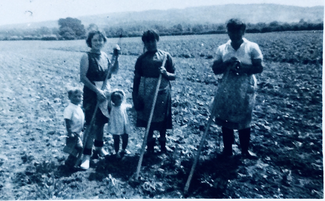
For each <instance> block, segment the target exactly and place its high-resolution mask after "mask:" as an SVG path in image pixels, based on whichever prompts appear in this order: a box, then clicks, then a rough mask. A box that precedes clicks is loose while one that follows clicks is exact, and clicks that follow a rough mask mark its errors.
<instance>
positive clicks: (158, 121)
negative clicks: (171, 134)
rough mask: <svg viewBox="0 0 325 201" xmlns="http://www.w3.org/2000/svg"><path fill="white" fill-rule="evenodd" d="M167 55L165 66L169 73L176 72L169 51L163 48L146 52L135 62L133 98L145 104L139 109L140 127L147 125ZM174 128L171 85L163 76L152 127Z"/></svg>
mask: <svg viewBox="0 0 325 201" xmlns="http://www.w3.org/2000/svg"><path fill="white" fill-rule="evenodd" d="M165 57H167V60H166V64H165V68H166V70H167V72H169V73H175V67H174V64H173V61H172V58H171V56H170V55H169V53H167V52H164V51H162V50H157V51H156V52H145V53H144V54H142V55H141V56H140V57H139V58H138V59H137V62H136V64H135V71H134V73H135V77H134V83H133V98H137V99H140V100H143V102H144V105H143V108H142V109H141V110H140V111H137V122H136V125H137V126H138V127H147V122H148V119H149V116H150V112H151V107H152V103H153V98H154V94H155V90H156V86H157V83H158V78H159V75H160V70H159V68H160V67H161V65H162V62H163V60H164V58H165ZM163 127H165V128H167V129H171V128H172V115H171V85H170V82H169V80H167V79H166V78H164V77H163V76H162V79H161V84H160V88H159V92H158V96H157V100H156V106H155V110H154V114H153V117H152V122H151V128H152V129H154V130H160V129H161V128H163Z"/></svg>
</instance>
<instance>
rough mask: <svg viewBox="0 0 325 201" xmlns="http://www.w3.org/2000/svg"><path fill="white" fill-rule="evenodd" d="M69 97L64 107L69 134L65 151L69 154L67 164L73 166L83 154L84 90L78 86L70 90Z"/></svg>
mask: <svg viewBox="0 0 325 201" xmlns="http://www.w3.org/2000/svg"><path fill="white" fill-rule="evenodd" d="M68 97H69V100H70V103H69V105H68V106H67V107H66V108H65V109H64V120H65V125H66V129H67V133H68V136H67V138H66V146H65V147H64V149H63V151H64V152H66V153H68V154H69V156H68V158H67V160H66V161H65V164H66V165H67V166H69V167H73V166H74V165H75V163H76V162H77V159H78V157H80V156H81V154H82V153H81V152H82V149H83V145H82V129H83V127H84V122H85V115H84V112H83V111H82V109H81V107H80V103H81V101H82V91H81V90H80V89H77V88H73V89H70V90H68Z"/></svg>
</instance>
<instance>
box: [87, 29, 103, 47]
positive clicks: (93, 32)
mask: <svg viewBox="0 0 325 201" xmlns="http://www.w3.org/2000/svg"><path fill="white" fill-rule="evenodd" d="M96 34H98V35H100V36H101V37H102V38H103V40H104V42H105V43H106V41H107V39H106V36H105V34H104V32H103V31H100V30H92V31H90V32H89V33H88V36H87V38H86V43H87V45H88V47H90V48H91V39H93V37H94V35H96Z"/></svg>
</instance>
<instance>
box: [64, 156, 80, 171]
mask: <svg viewBox="0 0 325 201" xmlns="http://www.w3.org/2000/svg"><path fill="white" fill-rule="evenodd" d="M76 160H77V157H75V156H73V155H71V154H70V155H69V156H68V158H67V160H66V161H65V163H64V164H65V165H66V166H67V167H70V168H71V167H74V165H75V163H76Z"/></svg>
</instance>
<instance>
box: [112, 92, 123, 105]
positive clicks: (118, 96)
mask: <svg viewBox="0 0 325 201" xmlns="http://www.w3.org/2000/svg"><path fill="white" fill-rule="evenodd" d="M123 98H124V92H123V91H122V90H116V91H113V92H112V94H111V100H112V102H113V103H115V100H123Z"/></svg>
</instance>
